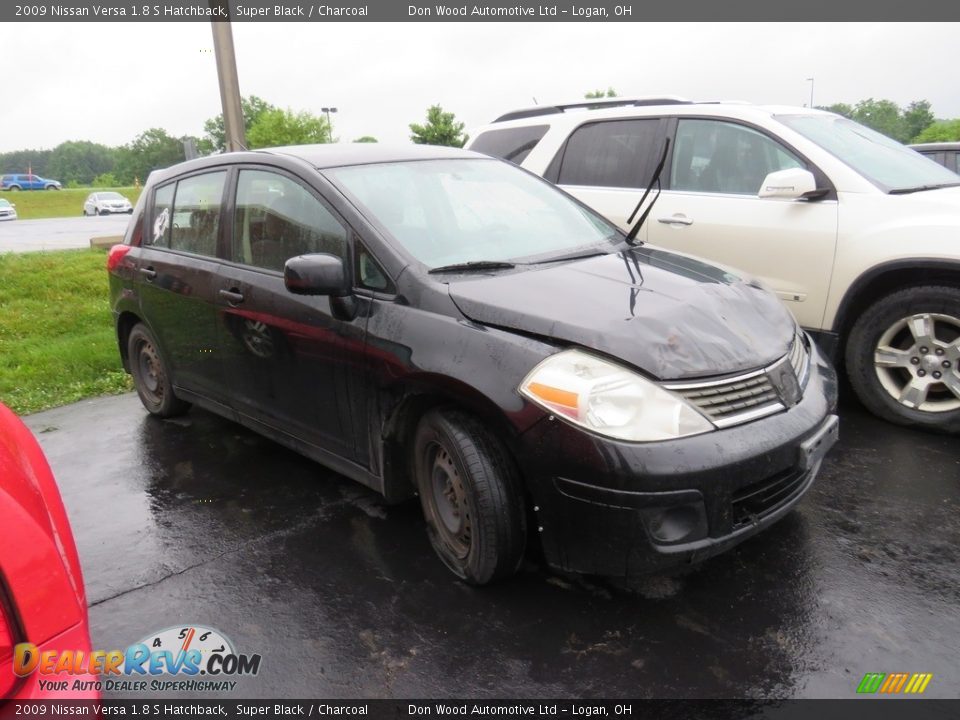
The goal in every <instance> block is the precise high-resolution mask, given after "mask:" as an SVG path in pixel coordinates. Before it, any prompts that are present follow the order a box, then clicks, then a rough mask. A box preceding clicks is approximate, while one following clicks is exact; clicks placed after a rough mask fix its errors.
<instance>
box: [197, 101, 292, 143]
mask: <svg viewBox="0 0 960 720" xmlns="http://www.w3.org/2000/svg"><path fill="white" fill-rule="evenodd" d="M240 109H241V111H242V112H243V130H244V133H245V134H249V133H250V128H252V127H253V125H254V123H256V121H257V120H258V119H259V118H260V116H261V115H262V114H263V113H265V112H267V111H268V110H276V109H277V108H276V107H275V106H273V105H271V104H270V103H268V102H267V101H266V100H264V99H263V98H259V97H257V96H256V95H248V96H247V97H245V98H241V99H240ZM203 131H204V132H205V133H206V134H207V136H206V137H205V138H203V140H201V141H200V142H199V143H198V144H197V150H198V151H199V152H200V153H201V154H203V155H209V154H210V153H212V152H216V151H220V152H222V151H223V150H225V149H226V146H227V140H226V137H227V136H226V132H225V131H224V129H223V115H222V114H220V115H216V116H214V117H212V118H209V119H208V120H206V121H205V122H204V123H203ZM248 145H249V143H248Z"/></svg>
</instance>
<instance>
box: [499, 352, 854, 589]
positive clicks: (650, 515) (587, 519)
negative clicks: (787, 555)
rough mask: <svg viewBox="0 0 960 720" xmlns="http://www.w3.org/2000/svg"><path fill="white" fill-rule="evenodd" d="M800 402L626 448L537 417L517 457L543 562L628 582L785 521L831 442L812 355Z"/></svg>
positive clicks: (830, 379)
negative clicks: (709, 428) (763, 414)
mask: <svg viewBox="0 0 960 720" xmlns="http://www.w3.org/2000/svg"><path fill="white" fill-rule="evenodd" d="M810 363H811V364H810V377H809V380H808V381H807V386H806V388H805V390H804V394H803V399H802V400H801V401H800V402H799V403H798V404H797V405H795V406H793V407H791V408H789V409H788V410H785V411H783V412H780V413H778V414H776V415H771V416H768V417H765V418H762V419H760V420H756V421H754V422H749V423H745V424H743V425H738V426H736V427H731V428H727V429H724V430H717V431H714V432H711V433H706V434H703V435H697V436H693V437H688V438H682V439H679V440H670V441H666V442H658V443H627V442H620V441H616V440H609V439H605V438H601V437H598V436H595V435H591V434H588V433H586V432H584V431H582V430H580V429H578V428H575V427H573V426H571V425H569V424H567V423H565V422H562V421H560V420H556V419H550V418H544V419H543V420H541V421H540V422H538V423H537V424H536V425H534V426H533V427H532V428H530V429H529V430H528V431H527V432H526V433H524V434H523V435H522V436H521V437H520V447H519V448H518V450H519V451H518V453H517V456H518V457H519V458H520V463H521V466H522V469H523V473H524V476H525V478H526V480H527V486H528V490H529V492H530V495H531V497H532V500H533V504H534V512H535V515H536V522H537V527H538V528H539V531H540V537H541V539H542V544H543V550H544V554H545V556H546V559H547V562H548V563H549V564H550V565H551V566H553V567H556V568H559V569H561V570H566V571H569V572H579V573H590V574H597V575H606V576H611V577H625V576H634V575H639V574H643V573H647V572H651V571H655V570H659V569H664V568H668V567H673V566H678V565H683V564H688V563H692V562H696V561H699V560H702V559H705V558H707V557H710V556H712V555H716V554H717V553H720V552H723V551H724V550H727V549H729V548H731V547H733V546H734V545H736V544H738V543H740V542H742V541H743V540H745V539H747V538H748V537H751V536H752V535H755V534H756V533H758V532H759V531H760V530H762V529H763V528H765V527H768V526H769V525H771V524H773V523H774V522H776V521H777V520H778V519H780V518H781V517H783V516H784V515H786V514H787V513H788V512H789V511H790V510H791V509H792V508H793V506H794V505H796V503H797V502H799V500H800V498H801V497H803V495H804V493H806V491H807V490H808V489H809V488H810V486H811V484H812V483H813V480H814V478H815V477H816V474H817V472H818V471H819V468H820V461H821V459H822V456H823V453H824V452H825V451H826V450H827V449H829V447H830V446H831V445H832V444H833V442H834V441H835V440H836V423H837V420H836V416H835V415H834V414H833V412H834V410H835V408H836V401H837V381H836V374H835V373H834V371H833V369H832V367H830V366H829V365H828V364H827V362H826V361H825V360H824V359H823V358H822V356H821V355H820V354H819V352H818V351H816V350H813V352H812V353H811V356H810Z"/></svg>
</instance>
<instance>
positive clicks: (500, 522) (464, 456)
mask: <svg viewBox="0 0 960 720" xmlns="http://www.w3.org/2000/svg"><path fill="white" fill-rule="evenodd" d="M413 453H414V455H413V472H414V477H415V479H416V484H417V490H418V492H419V494H420V504H421V506H422V507H423V516H424V519H425V520H426V524H427V535H428V536H429V538H430V544H431V545H433V549H434V550H435V551H436V553H437V555H439V556H440V559H441V560H442V561H443V563H444V564H445V565H446V566H447V567H448V568H449V569H450V570H451V571H452V572H453V573H454V574H455V575H456V576H457V577H459V578H461V579H462V580H465V581H466V582H468V583H470V584H472V585H486V584H487V583H490V582H493V581H495V580H501V579H504V578H507V577H510V576H511V575H513V574H514V573H515V572H516V571H517V568H519V567H520V562H521V561H522V560H523V552H524V547H525V545H526V515H525V513H524V503H523V494H522V492H521V491H520V480H519V476H518V473H517V470H516V467H515V465H514V463H513V461H512V459H511V458H510V456H509V455H508V453H507V451H506V450H505V449H504V447H503V446H502V445H501V443H500V442H499V441H498V440H497V439H496V438H495V437H494V436H493V435H492V434H491V433H490V432H489V431H488V430H487V429H486V428H485V427H484V426H483V425H482V424H481V423H480V422H479V421H478V420H476V419H475V418H473V417H471V416H470V415H467V414H465V413H462V412H460V411H457V410H449V409H448V410H431V411H430V412H428V413H427V414H426V415H425V416H424V417H423V419H422V420H421V421H420V424H419V426H418V427H417V433H416V437H415V441H414V447H413Z"/></svg>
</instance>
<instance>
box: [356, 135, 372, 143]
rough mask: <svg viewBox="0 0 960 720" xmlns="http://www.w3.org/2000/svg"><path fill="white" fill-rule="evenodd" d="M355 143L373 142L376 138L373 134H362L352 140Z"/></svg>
mask: <svg viewBox="0 0 960 720" xmlns="http://www.w3.org/2000/svg"><path fill="white" fill-rule="evenodd" d="M354 142H355V143H375V142H378V140H377V139H376V138H375V137H374V136H373V135H364V136H363V137H358V138H357V139H356V140H354Z"/></svg>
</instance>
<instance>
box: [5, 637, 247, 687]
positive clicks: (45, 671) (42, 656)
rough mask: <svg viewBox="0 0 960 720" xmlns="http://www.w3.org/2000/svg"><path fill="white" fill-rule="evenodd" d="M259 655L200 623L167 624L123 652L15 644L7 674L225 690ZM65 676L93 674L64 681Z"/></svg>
mask: <svg viewBox="0 0 960 720" xmlns="http://www.w3.org/2000/svg"><path fill="white" fill-rule="evenodd" d="M260 660H261V658H260V655H256V654H254V655H245V654H242V653H238V652H236V650H235V649H234V646H233V643H231V642H230V640H229V639H227V637H226V636H225V635H223V633H221V632H219V631H218V630H214V629H213V628H209V627H203V626H201V625H185V626H179V627H170V628H166V629H165V630H161V631H160V632H157V633H151V634H150V635H147V636H146V637H145V638H143V640H141V641H140V642H137V643H134V644H133V645H131V646H129V647H128V648H127V649H126V650H94V651H92V652H89V653H85V652H83V651H80V650H64V651H57V650H48V651H43V652H41V651H40V650H39V649H38V648H37V646H36V645H33V644H31V643H21V644H20V645H17V646H16V647H15V648H14V655H13V672H14V673H16V674H17V675H19V676H20V677H25V676H27V675H30V674H32V673H38V674H39V675H41V676H44V675H45V676H48V677H47V678H45V679H41V680H40V686H41V688H42V689H45V690H57V691H64V690H94V689H95V690H107V691H113V692H138V691H145V690H153V691H158V690H159V691H221V692H222V691H230V690H233V689H234V688H235V687H236V685H237V682H236V680H233V679H231V678H234V677H240V676H245V675H256V674H257V673H258V672H260ZM70 675H83V676H90V675H99V676H101V679H100V680H92V679H90V678H89V677H85V678H74V679H65V678H64V676H70Z"/></svg>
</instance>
